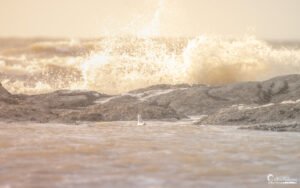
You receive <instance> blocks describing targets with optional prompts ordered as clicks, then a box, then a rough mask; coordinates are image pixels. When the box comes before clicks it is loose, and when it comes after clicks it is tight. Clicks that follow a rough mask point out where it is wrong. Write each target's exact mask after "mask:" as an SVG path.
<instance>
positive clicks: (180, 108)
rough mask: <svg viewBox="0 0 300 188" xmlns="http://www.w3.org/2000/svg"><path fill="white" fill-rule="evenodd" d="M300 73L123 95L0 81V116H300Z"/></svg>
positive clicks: (224, 121) (230, 121)
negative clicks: (30, 88) (21, 89)
mask: <svg viewBox="0 0 300 188" xmlns="http://www.w3.org/2000/svg"><path fill="white" fill-rule="evenodd" d="M299 96H300V75H287V76H281V77H276V78H273V79H270V80H267V81H263V82H243V83H233V84H227V85H219V86H207V85H187V84H182V85H156V86H151V87H148V88H144V89H138V90H135V91H132V92H129V93H124V94H121V95H115V96H110V95H105V94H101V93H97V92H93V91H69V90H60V91H56V92H52V93H46V94H40V95H13V94H10V93H9V92H8V91H7V90H6V89H5V88H3V87H2V86H0V119H2V120H3V119H4V120H12V121H37V122H49V121H50V122H51V121H55V122H71V123H72V122H77V121H119V120H136V118H137V114H141V115H142V117H143V119H145V120H170V119H172V120H179V119H182V118H187V117H188V116H198V117H200V116H201V117H203V118H200V119H198V121H196V122H195V124H215V125H252V124H256V125H257V124H262V123H270V122H281V121H296V122H299V121H300V97H299Z"/></svg>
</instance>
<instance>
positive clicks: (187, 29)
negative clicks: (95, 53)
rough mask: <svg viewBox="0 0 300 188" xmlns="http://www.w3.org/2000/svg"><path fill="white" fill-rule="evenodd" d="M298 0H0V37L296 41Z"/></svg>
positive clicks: (299, 30) (299, 28) (298, 33)
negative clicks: (207, 37) (201, 37)
mask: <svg viewBox="0 0 300 188" xmlns="http://www.w3.org/2000/svg"><path fill="white" fill-rule="evenodd" d="M299 19H300V0H0V36H51V37H56V36H66V37H99V36H101V35H107V34H119V33H123V34H124V33H131V34H134V33H141V32H144V31H145V30H147V29H148V30H149V29H150V30H151V31H152V30H153V32H154V33H156V34H158V33H159V34H160V35H164V36H170V35H172V36H174V35H180V36H194V35H198V34H220V35H243V34H245V33H249V32H250V33H255V34H256V35H258V37H260V38H267V39H300V21H299Z"/></svg>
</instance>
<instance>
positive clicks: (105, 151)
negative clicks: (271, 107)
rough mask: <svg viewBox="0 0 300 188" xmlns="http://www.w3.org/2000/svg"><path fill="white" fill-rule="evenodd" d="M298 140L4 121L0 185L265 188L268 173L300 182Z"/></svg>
mask: <svg viewBox="0 0 300 188" xmlns="http://www.w3.org/2000/svg"><path fill="white" fill-rule="evenodd" d="M299 145H300V134H298V133H276V132H260V131H249V130H239V129H237V128H236V127H227V126H226V127H225V126H194V125H191V124H190V123H189V122H148V123H147V125H146V126H136V122H111V123H96V124H81V125H63V124H33V123H19V124H18V123H8V124H7V123H0V187H1V188H2V187H5V188H8V187H125V188H126V187H201V186H202V187H203V186H205V187H212V186H213V187H215V186H218V187H233V186H239V187H248V186H255V187H266V186H267V184H268V182H267V175H268V174H270V173H271V174H274V175H276V176H289V177H291V178H298V181H299V176H300V175H299V174H300V163H299V158H300V150H299ZM298 183H299V182H298Z"/></svg>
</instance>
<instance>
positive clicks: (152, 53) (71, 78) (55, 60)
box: [0, 36, 300, 94]
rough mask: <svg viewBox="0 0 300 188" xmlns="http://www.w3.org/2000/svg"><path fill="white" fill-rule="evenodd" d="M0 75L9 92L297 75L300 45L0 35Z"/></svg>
mask: <svg viewBox="0 0 300 188" xmlns="http://www.w3.org/2000/svg"><path fill="white" fill-rule="evenodd" d="M1 44H2V45H1V48H0V78H1V81H2V83H3V85H4V86H5V87H7V88H8V89H9V90H10V91H11V92H14V93H42V92H49V91H53V90H57V89H87V90H96V91H99V92H104V93H110V94H116V93H122V92H127V91H129V90H132V89H137V88H141V87H146V86H150V85H155V84H181V83H188V84H212V85H213V84H223V83H232V82H239V81H256V80H264V79H268V78H271V77H274V76H279V75H284V74H294V73H300V50H299V49H297V48H289V47H288V46H287V45H283V46H280V47H276V48H274V47H272V45H270V44H268V43H266V42H264V41H261V40H258V39H256V38H255V37H254V36H244V37H241V38H226V37H221V36H199V37H196V38H158V37H157V38H153V37H136V36H123V37H104V38H100V39H94V40H81V41H80V40H68V39H56V40H54V39H35V40H34V39H1Z"/></svg>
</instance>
